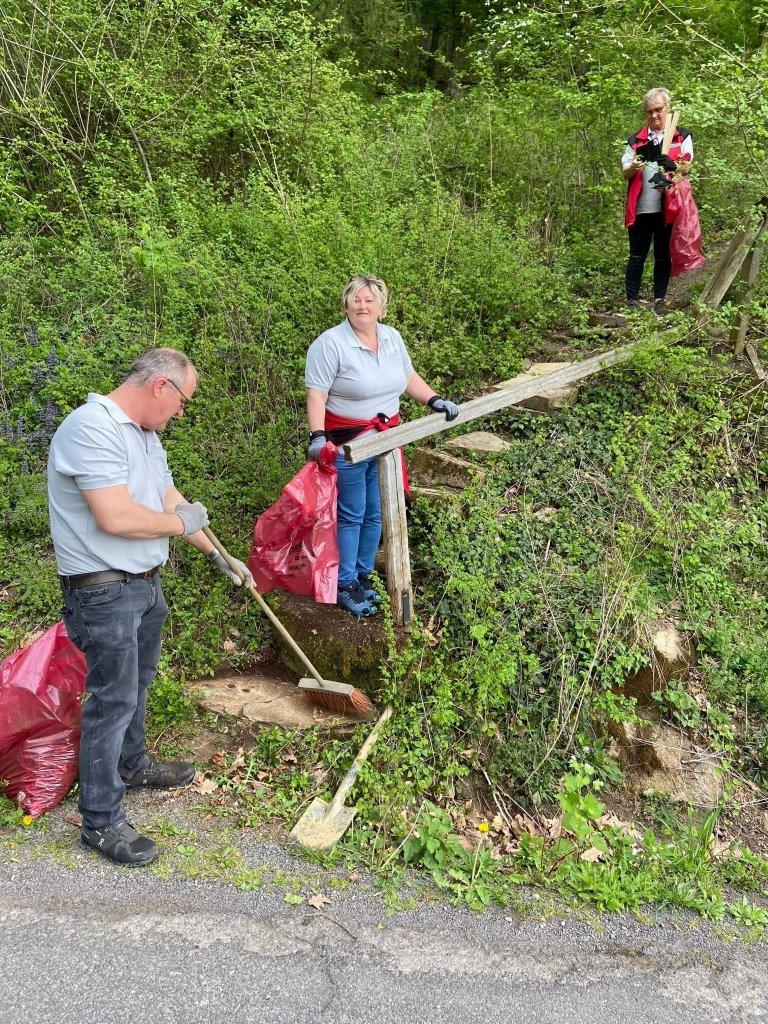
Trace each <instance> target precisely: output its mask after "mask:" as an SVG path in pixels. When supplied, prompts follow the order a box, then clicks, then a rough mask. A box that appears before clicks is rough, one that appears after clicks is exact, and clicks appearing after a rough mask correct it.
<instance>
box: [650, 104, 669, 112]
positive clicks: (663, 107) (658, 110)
mask: <svg viewBox="0 0 768 1024" xmlns="http://www.w3.org/2000/svg"><path fill="white" fill-rule="evenodd" d="M666 109H667V104H666V103H665V104H663V106H661V107H648V109H647V110H646V114H660V113H661V112H662V111H663V110H666Z"/></svg>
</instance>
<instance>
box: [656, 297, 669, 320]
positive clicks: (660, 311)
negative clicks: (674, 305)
mask: <svg viewBox="0 0 768 1024" xmlns="http://www.w3.org/2000/svg"><path fill="white" fill-rule="evenodd" d="M653 312H654V313H655V314H656V316H666V314H667V313H668V312H669V306H668V305H667V300H666V299H655V300H654V303H653Z"/></svg>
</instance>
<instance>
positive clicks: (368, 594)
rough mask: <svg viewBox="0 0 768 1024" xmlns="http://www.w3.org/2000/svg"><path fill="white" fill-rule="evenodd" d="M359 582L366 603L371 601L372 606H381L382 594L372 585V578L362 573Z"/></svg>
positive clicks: (358, 578)
mask: <svg viewBox="0 0 768 1024" xmlns="http://www.w3.org/2000/svg"><path fill="white" fill-rule="evenodd" d="M357 582H358V583H359V584H360V589H361V590H362V592H363V597H364V598H365V599H366V601H370V602H371V604H381V594H380V593H379V592H378V590H376V589H375V587H374V585H373V584H372V583H371V577H370V576H369V575H368V574H367V573H364V572H361V573H360V575H359V576H358V577H357Z"/></svg>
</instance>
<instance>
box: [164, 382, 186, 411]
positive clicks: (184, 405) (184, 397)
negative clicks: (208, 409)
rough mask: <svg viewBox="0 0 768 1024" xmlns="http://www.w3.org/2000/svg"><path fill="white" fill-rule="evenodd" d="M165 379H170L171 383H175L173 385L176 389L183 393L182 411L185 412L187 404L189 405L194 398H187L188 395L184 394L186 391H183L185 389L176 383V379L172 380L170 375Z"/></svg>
mask: <svg viewBox="0 0 768 1024" xmlns="http://www.w3.org/2000/svg"><path fill="white" fill-rule="evenodd" d="M165 379H166V380H167V381H168V383H169V384H173V386H174V387H175V388H176V390H177V391H178V392H179V394H180V395H181V411H182V412H184V410H185V409H186V407H187V406H188V405H189V403H190V402H191V401H192V399H191V398H187V396H186V395H185V394H184V392H183V391H182V390H181V388H180V387H179V385H178V384H176V383H174V381H172V380H171V379H170V377H166V378H165Z"/></svg>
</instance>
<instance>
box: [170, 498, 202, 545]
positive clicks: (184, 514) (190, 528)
mask: <svg viewBox="0 0 768 1024" xmlns="http://www.w3.org/2000/svg"><path fill="white" fill-rule="evenodd" d="M173 511H174V512H175V513H176V515H177V516H178V517H179V519H180V520H181V522H182V525H183V527H184V536H185V537H186V536H188V535H189V534H190V533H198V532H199V531H200V530H202V528H203V527H204V526H207V525H208V523H209V522H210V519H209V518H208V509H207V508H206V507H205V505H203V503H202V502H200V501H193V502H189V501H181V502H179V504H178V505H177V506H176V508H175V509H174V510H173Z"/></svg>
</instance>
